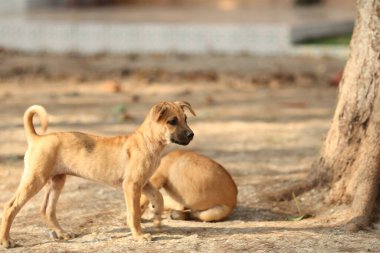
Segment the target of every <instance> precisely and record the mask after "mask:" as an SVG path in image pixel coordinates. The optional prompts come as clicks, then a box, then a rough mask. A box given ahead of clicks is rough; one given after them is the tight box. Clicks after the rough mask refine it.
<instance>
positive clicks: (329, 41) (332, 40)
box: [300, 34, 352, 46]
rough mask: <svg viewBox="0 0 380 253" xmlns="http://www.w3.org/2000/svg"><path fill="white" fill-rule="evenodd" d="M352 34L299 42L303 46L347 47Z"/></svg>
mask: <svg viewBox="0 0 380 253" xmlns="http://www.w3.org/2000/svg"><path fill="white" fill-rule="evenodd" d="M351 37H352V34H345V35H339V36H333V37H326V38H318V39H310V40H305V41H302V42H300V44H304V45H322V46H327V45H330V46H331V45H332V46H337V45H340V46H348V45H349V44H350V41H351Z"/></svg>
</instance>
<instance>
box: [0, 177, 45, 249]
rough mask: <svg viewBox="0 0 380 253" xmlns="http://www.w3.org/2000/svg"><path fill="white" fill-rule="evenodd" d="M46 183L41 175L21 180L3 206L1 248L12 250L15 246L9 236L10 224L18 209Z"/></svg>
mask: <svg viewBox="0 0 380 253" xmlns="http://www.w3.org/2000/svg"><path fill="white" fill-rule="evenodd" d="M46 181H47V178H45V177H44V176H43V175H42V176H40V177H34V176H33V175H24V176H23V178H22V179H21V183H20V185H19V187H18V189H17V191H16V193H15V195H14V196H13V198H12V199H11V200H10V201H9V202H7V203H6V204H5V206H4V210H3V218H2V223H1V229H0V243H1V245H2V246H3V247H5V248H12V247H15V246H16V245H15V243H14V242H13V241H12V240H11V238H10V236H9V230H10V228H11V225H12V222H13V220H14V218H15V217H16V215H17V213H18V212H19V211H20V209H21V208H22V207H23V206H24V205H25V203H26V202H27V201H28V200H30V199H31V198H32V197H33V196H34V195H35V194H36V193H38V192H39V191H40V190H41V189H42V187H43V186H44V185H45V184H46Z"/></svg>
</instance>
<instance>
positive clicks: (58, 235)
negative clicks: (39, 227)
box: [49, 231, 76, 240]
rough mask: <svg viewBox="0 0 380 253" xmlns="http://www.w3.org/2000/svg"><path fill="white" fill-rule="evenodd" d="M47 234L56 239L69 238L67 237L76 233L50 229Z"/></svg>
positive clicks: (73, 236)
mask: <svg viewBox="0 0 380 253" xmlns="http://www.w3.org/2000/svg"><path fill="white" fill-rule="evenodd" d="M49 236H50V238H52V239H56V240H69V239H72V238H75V237H76V235H75V234H74V233H70V232H56V231H50V232H49Z"/></svg>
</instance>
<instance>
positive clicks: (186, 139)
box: [170, 131, 194, 146]
mask: <svg viewBox="0 0 380 253" xmlns="http://www.w3.org/2000/svg"><path fill="white" fill-rule="evenodd" d="M193 138H194V133H193V131H186V132H185V133H184V134H183V135H181V137H180V138H174V137H172V138H170V141H171V142H173V143H175V144H179V145H184V146H185V145H187V144H189V143H190V141H191V140H192V139H193Z"/></svg>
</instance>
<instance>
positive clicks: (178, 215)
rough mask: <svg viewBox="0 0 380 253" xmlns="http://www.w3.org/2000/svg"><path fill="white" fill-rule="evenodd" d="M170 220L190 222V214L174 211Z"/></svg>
mask: <svg viewBox="0 0 380 253" xmlns="http://www.w3.org/2000/svg"><path fill="white" fill-rule="evenodd" d="M170 219H172V220H189V219H190V214H189V213H188V212H183V211H177V210H172V211H171V212H170Z"/></svg>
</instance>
